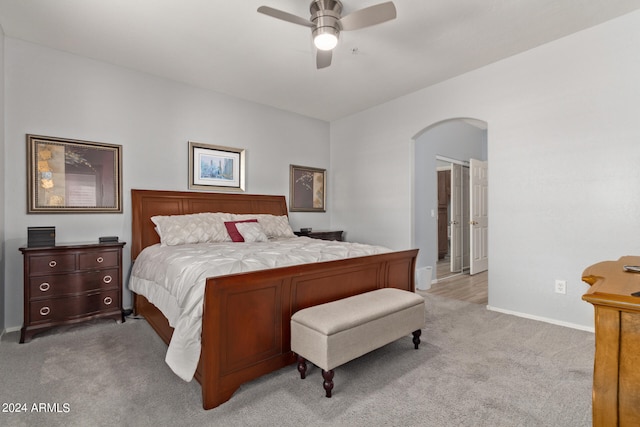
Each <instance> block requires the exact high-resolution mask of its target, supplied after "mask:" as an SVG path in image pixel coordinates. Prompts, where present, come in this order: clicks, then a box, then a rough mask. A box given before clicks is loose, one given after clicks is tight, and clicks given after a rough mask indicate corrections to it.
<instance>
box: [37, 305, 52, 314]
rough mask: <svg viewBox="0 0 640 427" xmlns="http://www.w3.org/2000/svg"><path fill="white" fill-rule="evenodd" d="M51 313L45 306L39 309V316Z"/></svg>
mask: <svg viewBox="0 0 640 427" xmlns="http://www.w3.org/2000/svg"><path fill="white" fill-rule="evenodd" d="M49 313H51V309H50V308H49V307H47V306H44V307H42V308H41V309H40V315H41V316H46V315H47V314H49Z"/></svg>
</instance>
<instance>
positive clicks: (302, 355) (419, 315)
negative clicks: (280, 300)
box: [291, 288, 425, 397]
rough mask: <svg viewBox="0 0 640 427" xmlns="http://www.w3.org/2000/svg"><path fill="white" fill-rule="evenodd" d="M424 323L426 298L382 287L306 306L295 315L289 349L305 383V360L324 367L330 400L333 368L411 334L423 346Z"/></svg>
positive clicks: (326, 388)
mask: <svg viewBox="0 0 640 427" xmlns="http://www.w3.org/2000/svg"><path fill="white" fill-rule="evenodd" d="M424 325H425V309H424V298H423V297H421V296H420V295H417V294H415V293H413V292H408V291H403V290H400V289H395V288H383V289H377V290H375V291H371V292H367V293H364V294H359V295H355V296H352V297H348V298H344V299H341V300H337V301H333V302H329V303H326V304H321V305H316V306H313V307H309V308H305V309H303V310H300V311H298V312H296V313H295V314H294V315H293V316H292V317H291V350H292V351H293V352H294V353H296V354H297V356H298V371H299V372H300V378H302V379H304V378H305V377H306V372H307V363H306V362H307V361H310V362H312V363H313V364H314V365H316V366H318V367H319V368H322V377H323V378H324V383H323V385H324V389H325V391H326V396H327V397H331V390H332V389H333V375H334V372H333V369H334V368H336V367H337V366H340V365H342V364H343V363H346V362H349V361H350V360H353V359H355V358H357V357H360V356H362V355H364V354H366V353H368V352H370V351H372V350H375V349H377V348H380V347H382V346H384V345H386V344H389V343H391V342H393V341H395V340H397V339H399V338H402V337H403V336H405V335H408V334H409V333H413V344H414V348H415V349H418V345H419V344H420V334H421V328H423V327H424Z"/></svg>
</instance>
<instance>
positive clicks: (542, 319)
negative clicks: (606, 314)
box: [487, 305, 595, 333]
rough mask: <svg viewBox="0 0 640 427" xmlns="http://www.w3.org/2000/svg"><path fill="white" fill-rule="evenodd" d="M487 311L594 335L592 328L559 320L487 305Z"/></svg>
mask: <svg viewBox="0 0 640 427" xmlns="http://www.w3.org/2000/svg"><path fill="white" fill-rule="evenodd" d="M487 310H490V311H495V312H498V313H504V314H510V315H512V316H517V317H524V318H525V319H531V320H537V321H539V322H545V323H551V324H552V325H558V326H564V327H567V328H571V329H579V330H581V331H586V332H591V333H595V328H594V327H589V326H584V325H579V324H577V323H570V322H563V321H561V320H556V319H550V318H548V317H542V316H534V315H532V314H527V313H520V312H519V311H511V310H505V309H502V308H497V307H492V306H490V305H487Z"/></svg>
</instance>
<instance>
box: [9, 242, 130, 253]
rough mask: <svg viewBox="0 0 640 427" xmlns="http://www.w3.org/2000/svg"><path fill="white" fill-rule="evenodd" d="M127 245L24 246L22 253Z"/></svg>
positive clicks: (64, 244) (107, 243) (112, 243)
mask: <svg viewBox="0 0 640 427" xmlns="http://www.w3.org/2000/svg"><path fill="white" fill-rule="evenodd" d="M124 245H126V242H106V243H97V242H84V243H82V242H80V243H60V244H56V245H55V246H35V247H28V246H22V247H21V248H20V251H21V252H22V253H26V252H32V251H45V250H46V251H63V250H69V249H92V248H98V249H99V248H109V247H112V248H113V247H120V248H121V247H123V246H124Z"/></svg>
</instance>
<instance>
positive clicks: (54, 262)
mask: <svg viewBox="0 0 640 427" xmlns="http://www.w3.org/2000/svg"><path fill="white" fill-rule="evenodd" d="M56 265H58V263H57V262H56V261H55V260H53V261H49V267H51V268H53V267H55V266H56Z"/></svg>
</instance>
